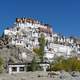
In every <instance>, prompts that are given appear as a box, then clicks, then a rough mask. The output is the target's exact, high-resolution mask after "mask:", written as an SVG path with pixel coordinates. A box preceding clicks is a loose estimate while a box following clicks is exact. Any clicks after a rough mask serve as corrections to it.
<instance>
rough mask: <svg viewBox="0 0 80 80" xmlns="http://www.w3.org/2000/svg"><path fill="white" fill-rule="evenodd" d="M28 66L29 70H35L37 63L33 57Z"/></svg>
mask: <svg viewBox="0 0 80 80" xmlns="http://www.w3.org/2000/svg"><path fill="white" fill-rule="evenodd" d="M30 67H31V71H36V70H37V67H38V65H37V62H36V59H35V57H34V58H33V59H32V62H31V66H30Z"/></svg>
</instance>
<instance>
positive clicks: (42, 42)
mask: <svg viewBox="0 0 80 80" xmlns="http://www.w3.org/2000/svg"><path fill="white" fill-rule="evenodd" d="M44 47H45V36H44V35H43V34H41V37H40V38H39V48H35V49H33V51H34V52H35V53H36V54H37V55H38V56H39V58H40V60H41V62H43V56H44Z"/></svg>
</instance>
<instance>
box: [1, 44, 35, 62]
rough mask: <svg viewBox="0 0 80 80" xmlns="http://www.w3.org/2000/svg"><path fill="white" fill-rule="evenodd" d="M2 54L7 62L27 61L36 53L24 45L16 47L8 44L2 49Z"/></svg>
mask: <svg viewBox="0 0 80 80" xmlns="http://www.w3.org/2000/svg"><path fill="white" fill-rule="evenodd" d="M0 56H1V57H2V58H3V59H4V61H5V63H8V62H13V63H17V62H24V63H25V62H30V61H32V59H33V57H34V53H33V52H32V51H30V50H28V49H26V48H24V47H15V46H10V45H8V46H5V47H3V48H2V49H0Z"/></svg>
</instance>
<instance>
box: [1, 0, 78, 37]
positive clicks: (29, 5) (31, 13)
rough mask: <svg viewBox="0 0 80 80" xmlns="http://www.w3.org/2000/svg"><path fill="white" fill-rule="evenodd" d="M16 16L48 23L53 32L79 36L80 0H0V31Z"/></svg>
mask: <svg viewBox="0 0 80 80" xmlns="http://www.w3.org/2000/svg"><path fill="white" fill-rule="evenodd" d="M16 17H32V18H34V19H38V20H40V21H42V22H43V23H49V24H50V25H52V27H53V31H54V32H58V33H62V34H63V35H74V36H80V0H0V33H2V32H3V30H4V29H5V28H6V27H10V26H11V25H12V24H13V23H14V21H15V18H16Z"/></svg>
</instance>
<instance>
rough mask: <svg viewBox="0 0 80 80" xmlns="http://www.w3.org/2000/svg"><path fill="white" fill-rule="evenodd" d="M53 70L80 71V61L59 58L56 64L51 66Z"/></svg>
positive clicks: (74, 58)
mask: <svg viewBox="0 0 80 80" xmlns="http://www.w3.org/2000/svg"><path fill="white" fill-rule="evenodd" d="M51 70H53V71H60V70H65V71H80V60H78V59H77V58H76V57H73V58H68V59H64V58H58V59H57V60H56V62H55V63H53V64H51Z"/></svg>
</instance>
